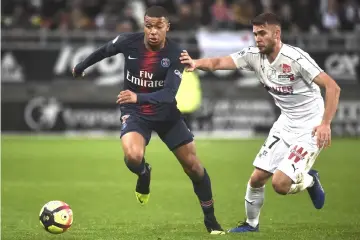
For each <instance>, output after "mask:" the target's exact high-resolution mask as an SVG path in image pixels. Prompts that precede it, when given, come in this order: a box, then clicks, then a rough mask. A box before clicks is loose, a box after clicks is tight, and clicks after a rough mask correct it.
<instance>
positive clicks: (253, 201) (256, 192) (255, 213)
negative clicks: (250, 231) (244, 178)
mask: <svg viewBox="0 0 360 240" xmlns="http://www.w3.org/2000/svg"><path fill="white" fill-rule="evenodd" d="M264 197H265V186H263V187H261V188H252V187H251V186H250V183H248V185H247V189H246V195H245V210H246V216H247V220H246V222H247V223H248V224H249V225H250V226H252V227H256V226H257V225H258V224H259V217H260V209H261V207H262V206H263V205H264Z"/></svg>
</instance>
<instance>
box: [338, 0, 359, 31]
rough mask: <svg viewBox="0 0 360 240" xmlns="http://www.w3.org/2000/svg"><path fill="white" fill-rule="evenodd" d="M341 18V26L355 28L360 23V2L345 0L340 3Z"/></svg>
mask: <svg viewBox="0 0 360 240" xmlns="http://www.w3.org/2000/svg"><path fill="white" fill-rule="evenodd" d="M339 18H340V23H341V28H342V29H344V30H350V31H351V30H354V29H355V28H356V27H357V26H358V25H359V24H360V3H359V2H358V1H356V0H345V1H342V2H341V3H340V7H339Z"/></svg>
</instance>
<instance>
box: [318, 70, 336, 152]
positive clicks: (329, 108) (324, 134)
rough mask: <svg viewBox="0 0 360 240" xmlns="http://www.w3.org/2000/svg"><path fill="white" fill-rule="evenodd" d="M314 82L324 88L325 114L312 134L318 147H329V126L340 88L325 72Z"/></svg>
mask: <svg viewBox="0 0 360 240" xmlns="http://www.w3.org/2000/svg"><path fill="white" fill-rule="evenodd" d="M314 82H315V83H316V84H317V85H319V86H320V87H323V88H325V94H326V95H325V112H324V116H323V119H322V122H321V124H320V125H319V126H317V127H316V128H315V129H314V131H313V134H317V140H318V146H319V147H321V146H324V147H327V146H330V144H331V131H330V124H331V121H332V119H333V118H334V116H335V113H336V110H337V107H338V104H339V97H340V91H341V89H340V87H339V86H338V85H337V83H336V82H335V81H334V79H332V78H331V77H330V76H329V75H328V74H326V73H325V72H321V73H320V74H319V75H317V76H316V77H315V78H314Z"/></svg>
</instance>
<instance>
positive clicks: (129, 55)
mask: <svg viewBox="0 0 360 240" xmlns="http://www.w3.org/2000/svg"><path fill="white" fill-rule="evenodd" d="M129 59H137V58H133V57H130V55H129Z"/></svg>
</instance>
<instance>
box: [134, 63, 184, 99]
mask: <svg viewBox="0 0 360 240" xmlns="http://www.w3.org/2000/svg"><path fill="white" fill-rule="evenodd" d="M184 68H185V66H184V65H183V64H181V62H180V60H178V58H177V60H176V61H175V62H174V63H172V64H171V66H170V68H169V69H168V71H167V74H166V77H165V83H164V88H163V89H161V90H159V91H156V92H152V93H138V94H137V101H138V103H140V104H143V103H152V104H158V103H172V102H173V101H175V96H176V93H177V91H178V89H179V86H180V83H181V79H182V72H183V71H184Z"/></svg>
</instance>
